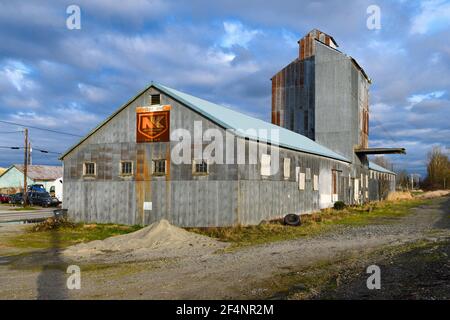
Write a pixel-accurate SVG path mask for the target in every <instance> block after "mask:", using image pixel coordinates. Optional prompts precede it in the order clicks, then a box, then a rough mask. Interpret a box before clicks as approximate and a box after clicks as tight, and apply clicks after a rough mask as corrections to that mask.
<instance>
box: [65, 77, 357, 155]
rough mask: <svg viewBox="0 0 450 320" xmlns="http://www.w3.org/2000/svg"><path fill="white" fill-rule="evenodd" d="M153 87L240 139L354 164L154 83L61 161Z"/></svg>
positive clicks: (297, 137) (310, 142) (305, 141)
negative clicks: (275, 134) (274, 134)
mask: <svg viewBox="0 0 450 320" xmlns="http://www.w3.org/2000/svg"><path fill="white" fill-rule="evenodd" d="M151 87H155V88H156V89H158V90H160V91H161V92H163V93H165V94H167V95H168V96H170V97H172V98H173V99H175V100H177V101H179V102H181V103H182V104H184V105H186V106H187V107H189V108H191V109H192V110H194V111H196V112H198V113H200V114H201V115H203V116H204V117H206V118H208V119H210V120H211V121H213V122H215V123H217V124H218V125H220V126H221V127H223V128H225V129H230V130H231V131H233V132H234V133H235V134H236V135H238V136H241V137H244V138H249V139H251V140H258V141H261V142H267V143H270V144H273V145H279V146H281V147H285V148H288V149H293V150H297V151H301V152H305V153H311V154H315V155H319V156H323V157H327V158H332V159H336V160H340V161H344V162H348V163H350V160H348V159H347V158H345V157H344V156H342V155H340V154H338V153H336V152H334V151H332V150H330V149H328V148H326V147H324V146H322V145H320V144H318V143H316V142H314V141H313V140H311V139H309V138H307V137H305V136H303V135H301V134H298V133H295V132H293V131H291V130H288V129H285V128H282V127H279V126H276V125H273V124H271V123H269V122H266V121H263V120H260V119H257V118H254V117H250V116H248V115H246V114H244V113H241V112H238V111H234V110H232V109H230V108H226V107H223V106H220V105H218V104H215V103H213V102H210V101H207V100H203V99H200V98H198V97H194V96H191V95H189V94H186V93H184V92H181V91H178V90H175V89H172V88H169V87H166V86H163V85H161V84H158V83H154V82H152V84H151V85H150V86H148V87H146V88H145V89H144V90H142V91H141V92H140V93H138V94H137V95H136V96H135V97H133V98H132V99H130V100H129V101H128V102H127V103H125V104H124V105H122V107H120V109H119V110H117V111H116V112H114V113H113V114H112V115H111V116H110V117H108V118H107V119H106V120H105V121H104V122H103V123H101V124H100V125H98V126H97V127H96V128H95V129H93V130H92V131H91V132H90V133H89V134H87V135H86V136H85V137H84V138H82V139H81V140H80V141H79V142H78V143H77V144H75V145H74V146H73V147H71V148H70V149H69V150H68V151H67V152H65V153H64V154H63V155H62V156H61V158H60V159H63V158H64V157H65V156H66V155H67V154H69V153H70V152H71V151H72V150H73V149H75V148H76V147H77V146H78V145H80V144H81V143H82V142H83V141H85V140H86V139H87V138H88V137H89V136H91V135H92V134H94V133H95V132H96V131H97V130H99V129H100V128H101V127H102V126H103V125H105V124H106V123H107V122H108V121H109V120H111V119H112V118H113V117H114V116H115V115H117V114H118V113H119V112H120V111H122V110H123V109H125V108H126V107H127V106H128V105H129V104H130V103H131V102H133V101H134V100H135V99H136V98H137V97H139V96H140V95H141V94H142V93H144V92H145V91H146V90H148V89H150V88H151ZM260 129H263V131H264V130H265V131H266V133H267V137H266V136H265V135H264V132H261V131H259V130H260ZM274 129H276V130H278V137H276V136H271V130H274ZM251 130H253V132H251Z"/></svg>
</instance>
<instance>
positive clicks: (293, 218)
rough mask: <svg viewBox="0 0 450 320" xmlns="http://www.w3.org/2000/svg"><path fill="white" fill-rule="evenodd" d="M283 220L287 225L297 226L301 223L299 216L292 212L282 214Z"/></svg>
mask: <svg viewBox="0 0 450 320" xmlns="http://www.w3.org/2000/svg"><path fill="white" fill-rule="evenodd" d="M283 222H284V224H285V225H288V226H299V225H300V223H301V221H300V216H299V215H296V214H293V213H290V214H287V215H286V216H284V219H283Z"/></svg>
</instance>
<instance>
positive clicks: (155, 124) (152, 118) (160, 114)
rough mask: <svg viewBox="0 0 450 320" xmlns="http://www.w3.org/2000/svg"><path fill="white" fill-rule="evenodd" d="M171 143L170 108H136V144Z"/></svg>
mask: <svg viewBox="0 0 450 320" xmlns="http://www.w3.org/2000/svg"><path fill="white" fill-rule="evenodd" d="M167 141H170V106H168V105H165V106H158V107H153V106H152V107H138V108H136V142H167Z"/></svg>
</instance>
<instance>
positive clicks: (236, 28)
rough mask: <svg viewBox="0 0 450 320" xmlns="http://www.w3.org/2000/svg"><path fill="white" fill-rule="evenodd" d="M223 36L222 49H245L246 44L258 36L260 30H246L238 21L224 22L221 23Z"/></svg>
mask: <svg viewBox="0 0 450 320" xmlns="http://www.w3.org/2000/svg"><path fill="white" fill-rule="evenodd" d="M223 27H224V29H225V35H224V36H223V37H222V41H221V46H222V47H224V48H231V47H233V46H235V45H238V46H241V47H244V48H247V45H248V43H249V42H250V41H251V40H252V39H253V38H254V37H255V36H256V35H258V34H261V33H262V32H261V31H260V30H256V29H254V30H251V29H247V28H246V27H245V26H244V25H243V24H242V23H241V22H239V21H237V22H236V21H225V22H224V23H223Z"/></svg>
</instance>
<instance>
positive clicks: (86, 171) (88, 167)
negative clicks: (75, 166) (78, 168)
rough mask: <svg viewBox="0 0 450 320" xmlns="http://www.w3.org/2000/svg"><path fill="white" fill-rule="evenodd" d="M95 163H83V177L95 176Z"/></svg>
mask: <svg viewBox="0 0 450 320" xmlns="http://www.w3.org/2000/svg"><path fill="white" fill-rule="evenodd" d="M96 167H97V166H96V164H95V162H85V163H84V166H83V175H85V176H95V175H96V174H97V172H96V171H97V170H96Z"/></svg>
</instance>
